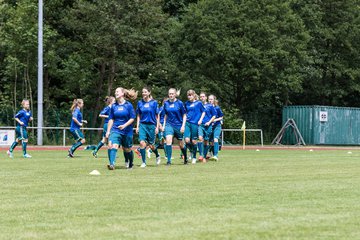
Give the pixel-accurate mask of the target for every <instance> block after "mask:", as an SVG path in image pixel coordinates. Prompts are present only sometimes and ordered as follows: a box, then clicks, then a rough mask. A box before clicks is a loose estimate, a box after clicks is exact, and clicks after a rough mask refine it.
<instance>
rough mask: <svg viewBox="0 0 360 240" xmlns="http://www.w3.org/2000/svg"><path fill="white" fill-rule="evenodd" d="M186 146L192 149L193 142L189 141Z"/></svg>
mask: <svg viewBox="0 0 360 240" xmlns="http://www.w3.org/2000/svg"><path fill="white" fill-rule="evenodd" d="M186 148H187V149H189V151H190V152H192V150H193V144H192V143H191V142H189V143H187V144H186Z"/></svg>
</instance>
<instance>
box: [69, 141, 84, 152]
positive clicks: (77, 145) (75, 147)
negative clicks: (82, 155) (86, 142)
mask: <svg viewBox="0 0 360 240" xmlns="http://www.w3.org/2000/svg"><path fill="white" fill-rule="evenodd" d="M81 145H82V143H81V142H80V141H79V142H76V143H74V144H73V145H72V146H71V148H70V151H71V152H72V153H74V152H75V150H76V149H77V148H78V147H80V146H81Z"/></svg>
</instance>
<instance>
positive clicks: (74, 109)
mask: <svg viewBox="0 0 360 240" xmlns="http://www.w3.org/2000/svg"><path fill="white" fill-rule="evenodd" d="M83 107H84V101H83V100H82V99H74V101H73V104H72V106H71V108H70V110H71V113H72V117H71V123H70V132H71V134H72V135H73V137H74V139H75V143H74V144H73V145H72V146H71V148H70V149H69V150H68V157H71V158H72V157H74V152H75V151H76V149H78V148H79V147H80V146H81V145H83V144H84V143H85V137H84V135H83V133H82V132H81V130H80V128H81V127H82V126H83V124H86V123H87V121H86V120H83V119H82V113H81V109H82V108H83Z"/></svg>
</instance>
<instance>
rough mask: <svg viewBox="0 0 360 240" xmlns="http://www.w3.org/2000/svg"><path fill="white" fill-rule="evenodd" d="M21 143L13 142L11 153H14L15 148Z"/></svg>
mask: <svg viewBox="0 0 360 240" xmlns="http://www.w3.org/2000/svg"><path fill="white" fill-rule="evenodd" d="M18 144H19V143H18V142H16V141H15V142H13V144H11V147H10V149H9V151H10V152H12V151H14V148H15V147H16V146H17V145H18Z"/></svg>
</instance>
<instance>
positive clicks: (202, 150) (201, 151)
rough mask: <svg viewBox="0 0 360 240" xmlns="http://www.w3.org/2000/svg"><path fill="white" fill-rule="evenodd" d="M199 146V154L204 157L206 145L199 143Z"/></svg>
mask: <svg viewBox="0 0 360 240" xmlns="http://www.w3.org/2000/svg"><path fill="white" fill-rule="evenodd" d="M197 145H198V148H199V154H200V156H202V157H203V156H204V143H203V142H198V143H197Z"/></svg>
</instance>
